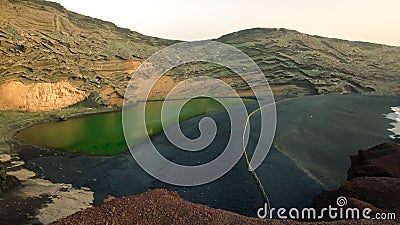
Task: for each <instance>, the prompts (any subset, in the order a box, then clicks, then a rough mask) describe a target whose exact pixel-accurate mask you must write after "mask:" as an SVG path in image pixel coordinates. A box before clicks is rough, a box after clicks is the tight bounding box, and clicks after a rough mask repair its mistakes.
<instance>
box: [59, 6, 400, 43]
mask: <svg viewBox="0 0 400 225" xmlns="http://www.w3.org/2000/svg"><path fill="white" fill-rule="evenodd" d="M52 1H56V2H59V3H61V4H62V5H63V6H64V7H65V8H67V9H68V10H71V11H74V12H77V13H80V14H83V15H87V16H91V17H95V18H98V19H102V20H106V21H110V22H113V23H115V24H116V25H118V26H120V27H124V28H129V29H131V30H133V31H137V32H139V33H142V34H145V35H150V36H155V37H161V38H166V39H176V40H184V41H193V40H204V39H211V38H218V37H220V36H222V35H224V34H228V33H231V32H234V31H239V30H243V29H248V28H254V27H263V28H287V29H293V30H297V31H300V32H303V33H307V34H314V35H320V36H325V37H334V38H341V39H347V40H357V41H368V42H375V43H383V44H388V45H396V46H400V1H399V0H330V1H327V0H197V1H193V0H141V1H137V0H112V1H105V0H52Z"/></svg>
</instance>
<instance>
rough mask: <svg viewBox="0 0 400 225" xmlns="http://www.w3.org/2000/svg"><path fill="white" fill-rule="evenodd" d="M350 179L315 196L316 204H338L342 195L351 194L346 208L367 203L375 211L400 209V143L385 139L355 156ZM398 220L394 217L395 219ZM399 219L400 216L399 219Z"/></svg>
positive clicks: (317, 205)
mask: <svg viewBox="0 0 400 225" xmlns="http://www.w3.org/2000/svg"><path fill="white" fill-rule="evenodd" d="M351 164H352V165H351V167H350V169H349V171H348V181H347V182H346V183H344V184H343V185H341V186H340V188H339V189H337V190H331V191H324V192H322V193H321V194H320V195H318V196H317V197H316V198H315V200H314V206H315V207H316V208H319V209H320V208H323V207H327V206H328V205H332V206H337V204H336V200H337V198H338V197H339V196H344V197H346V198H347V205H346V206H345V208H359V209H364V208H366V207H368V208H370V209H372V210H373V212H396V213H397V214H398V213H399V212H400V145H399V144H395V143H385V144H381V145H377V146H375V147H373V148H371V149H368V150H360V151H358V154H357V155H354V156H351ZM392 222H394V221H392ZM396 222H398V220H397V221H396Z"/></svg>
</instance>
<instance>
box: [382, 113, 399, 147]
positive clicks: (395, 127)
mask: <svg viewBox="0 0 400 225" xmlns="http://www.w3.org/2000/svg"><path fill="white" fill-rule="evenodd" d="M390 109H391V110H392V111H393V112H391V113H388V114H385V115H384V116H385V118H387V119H390V120H393V121H394V122H392V123H390V124H391V125H393V128H390V129H388V130H389V131H391V132H393V134H392V135H389V137H391V138H393V139H395V136H396V135H400V106H395V107H390Z"/></svg>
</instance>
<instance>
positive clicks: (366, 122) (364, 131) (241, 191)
mask: <svg viewBox="0 0 400 225" xmlns="http://www.w3.org/2000/svg"><path fill="white" fill-rule="evenodd" d="M396 105H400V100H399V99H398V98H394V97H377V96H361V95H340V96H339V95H326V96H313V97H304V98H298V99H294V100H291V101H287V102H284V103H281V104H280V103H278V104H277V112H278V114H277V115H278V120H277V121H278V123H277V134H276V137H275V141H274V144H273V148H272V149H271V150H270V153H269V155H268V156H267V158H266V160H265V161H264V163H263V164H262V165H261V166H260V167H259V168H258V169H257V173H258V175H259V177H260V178H261V180H262V182H263V184H264V186H265V188H266V190H267V192H268V195H269V197H270V201H271V205H272V206H273V207H280V206H285V207H293V206H294V207H303V206H308V205H311V203H312V200H313V197H314V196H315V195H317V194H318V193H320V192H321V191H322V190H325V189H331V188H335V187H337V186H338V185H340V184H341V183H342V182H344V181H345V180H346V171H347V169H348V168H349V165H350V160H349V155H350V154H354V153H355V152H356V151H357V149H361V148H366V147H368V146H372V145H375V144H379V143H381V142H385V141H388V139H389V137H388V135H389V131H387V129H388V128H390V125H389V122H390V121H389V120H387V119H385V118H384V116H383V115H382V114H384V113H388V112H390V106H396ZM252 107H253V108H255V106H250V107H249V108H252ZM224 114H225V112H224V111H219V112H213V113H209V114H207V115H204V116H210V117H212V118H214V119H215V120H216V122H217V125H218V126H219V127H218V128H219V129H218V134H217V135H221V137H222V136H224V135H228V134H229V129H230V127H229V126H225V125H226V122H227V121H225V120H226V118H225V116H224ZM202 117H203V116H201V117H197V118H194V119H191V120H189V121H186V122H183V123H182V124H181V127H182V129H183V131H184V132H185V133H190V134H192V135H194V136H195V135H196V134H197V133H198V129H197V124H198V121H199V120H200V119H201V118H202ZM257 119H258V118H257V115H255V117H253V118H252V120H257ZM252 129H254V130H257V127H256V126H252ZM254 133H256V132H254ZM252 135H253V134H252ZM254 135H256V134H254ZM153 141H154V142H155V144H156V145H160V146H161V145H162V146H163V148H162V153H163V155H164V156H165V157H167V158H169V159H170V160H173V161H174V162H178V163H179V162H186V163H187V164H196V163H202V162H205V161H208V160H211V159H213V157H215V156H216V155H218V154H219V152H218V151H216V149H220V147H221V146H224V145H225V144H226V140H224V139H223V138H219V139H217V140H216V141H214V142H213V143H212V144H211V146H209V147H207V149H205V150H203V151H201V152H199V153H193V154H197V155H196V156H195V157H194V155H192V154H186V152H185V154H179V150H177V149H176V148H175V147H174V146H170V145H168V142H167V140H166V138H165V135H163V134H160V135H158V136H156V137H154V138H153ZM250 146H251V143H250ZM19 148H20V153H21V154H20V155H21V157H22V159H24V160H26V165H25V166H26V167H27V168H28V169H30V170H32V171H34V172H35V173H37V174H38V176H44V177H45V178H46V179H49V180H50V181H52V182H62V183H72V184H73V185H74V186H75V187H89V188H90V189H91V190H92V191H94V197H95V204H99V203H100V202H102V200H103V199H104V198H105V197H106V196H107V195H113V196H123V195H134V194H138V193H142V192H144V191H146V190H147V189H153V188H167V189H170V190H175V191H177V192H178V193H179V194H180V195H181V196H182V197H183V198H185V199H186V200H188V201H191V202H194V203H202V204H205V205H209V206H211V207H214V208H221V209H227V210H230V211H233V212H237V213H240V214H243V215H249V216H256V211H257V209H258V208H259V207H261V206H263V204H264V199H263V196H262V194H261V192H260V190H259V188H258V186H257V184H256V182H255V180H254V178H253V177H252V175H251V173H249V172H248V170H247V165H246V163H245V161H244V159H243V158H242V159H241V160H240V161H239V163H238V164H237V165H236V166H235V167H234V168H233V169H232V170H231V171H230V172H229V173H228V174H226V175H225V176H223V177H222V178H220V179H218V180H217V181H215V182H212V183H210V184H206V185H201V186H197V187H177V186H172V185H166V184H164V183H162V182H159V181H157V180H155V179H154V178H153V177H151V176H150V175H148V174H147V173H146V172H145V171H143V170H142V169H141V168H140V167H139V166H138V165H137V163H136V162H135V161H134V159H133V158H132V156H131V155H130V153H129V152H127V153H124V154H121V155H117V156H107V157H105V156H85V155H79V154H70V153H64V152H60V151H52V150H50V151H47V150H46V151H43V150H38V149H36V150H34V149H33V147H32V146H27V145H25V146H20V147H19ZM29 152H30V153H33V154H28V153H29ZM39 155H42V156H40V157H39Z"/></svg>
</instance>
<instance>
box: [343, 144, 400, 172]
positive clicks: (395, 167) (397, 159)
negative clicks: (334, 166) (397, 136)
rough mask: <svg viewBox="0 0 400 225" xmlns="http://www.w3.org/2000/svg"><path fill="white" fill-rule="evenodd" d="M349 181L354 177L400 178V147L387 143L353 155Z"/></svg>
mask: <svg viewBox="0 0 400 225" xmlns="http://www.w3.org/2000/svg"><path fill="white" fill-rule="evenodd" d="M350 158H351V167H350V169H349V171H348V173H347V179H348V180H350V179H352V178H354V177H396V178H400V145H399V144H396V143H385V144H381V145H377V146H375V147H373V148H371V149H368V150H359V151H358V155H352V156H351V157H350Z"/></svg>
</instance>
